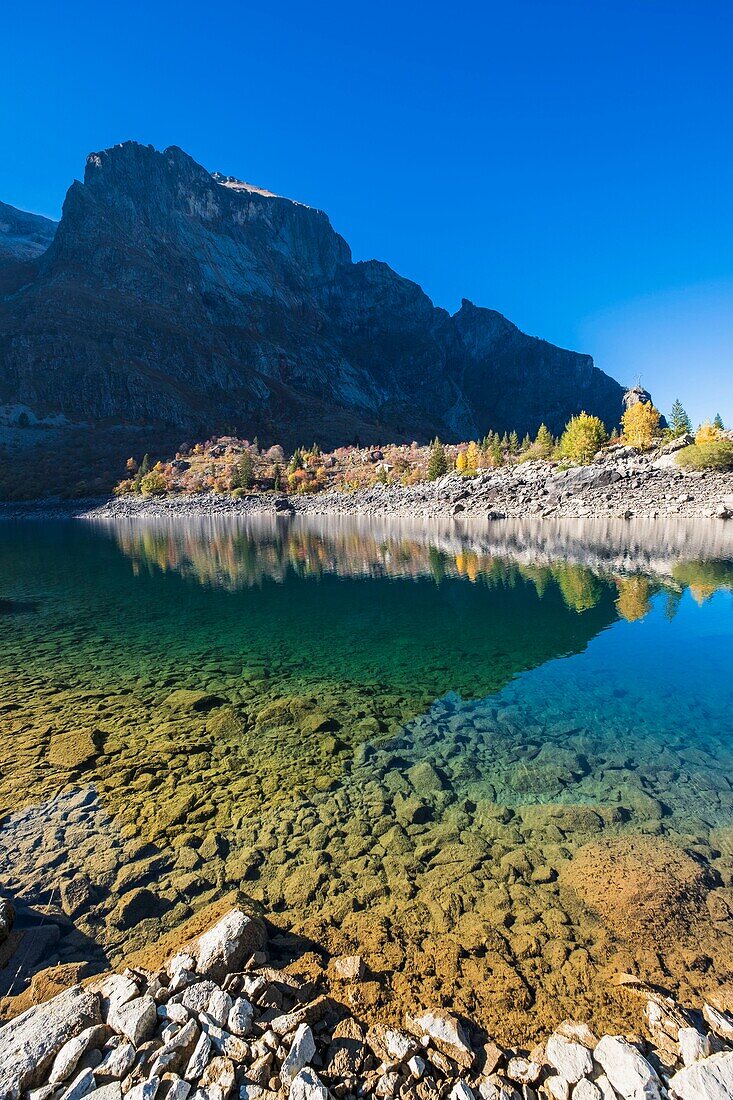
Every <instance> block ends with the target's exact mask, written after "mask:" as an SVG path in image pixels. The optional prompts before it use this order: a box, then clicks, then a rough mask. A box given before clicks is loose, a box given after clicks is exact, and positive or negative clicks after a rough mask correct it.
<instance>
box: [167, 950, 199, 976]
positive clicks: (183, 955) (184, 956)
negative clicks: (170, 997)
mask: <svg viewBox="0 0 733 1100" xmlns="http://www.w3.org/2000/svg"><path fill="white" fill-rule="evenodd" d="M165 969H166V972H167V974H168V977H169V978H170V979H171V982H172V981H174V980H175V979H176V977H177V976H178V975H179V974H180V973H181V972H182V971H185V970H195V969H196V960H195V959H194V957H193V955H191V954H189V952H188V951H179V952H178V953H177V954H175V955H173V956H171V958H170V959H168V962H167V963H166V964H165Z"/></svg>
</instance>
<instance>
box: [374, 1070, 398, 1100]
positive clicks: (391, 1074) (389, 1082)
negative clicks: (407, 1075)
mask: <svg viewBox="0 0 733 1100" xmlns="http://www.w3.org/2000/svg"><path fill="white" fill-rule="evenodd" d="M399 1084H400V1075H399V1073H397V1072H396V1071H395V1070H388V1071H387V1072H386V1073H383V1074H382V1076H381V1077H380V1078H379V1080H378V1081H377V1083H376V1085H375V1087H374V1094H375V1096H379V1097H381V1100H389V1098H390V1097H393V1096H396V1095H397V1089H398V1088H399Z"/></svg>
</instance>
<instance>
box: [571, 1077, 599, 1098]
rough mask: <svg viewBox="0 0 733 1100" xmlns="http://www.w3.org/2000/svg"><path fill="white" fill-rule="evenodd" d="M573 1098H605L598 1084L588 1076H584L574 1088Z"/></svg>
mask: <svg viewBox="0 0 733 1100" xmlns="http://www.w3.org/2000/svg"><path fill="white" fill-rule="evenodd" d="M573 1100H603V1098H602V1096H601V1090H600V1089H599V1088H598V1086H597V1085H594V1084H593V1082H592V1081H589V1080H588V1078H587V1077H583V1079H582V1080H581V1081H578V1083H577V1085H576V1086H575V1088H574V1089H573Z"/></svg>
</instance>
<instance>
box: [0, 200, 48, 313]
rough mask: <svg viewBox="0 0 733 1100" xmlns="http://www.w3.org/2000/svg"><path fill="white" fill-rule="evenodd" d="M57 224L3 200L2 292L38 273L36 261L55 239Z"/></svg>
mask: <svg viewBox="0 0 733 1100" xmlns="http://www.w3.org/2000/svg"><path fill="white" fill-rule="evenodd" d="M56 225H57V223H56V222H54V221H51V219H50V218H43V217H41V215H40V214H27V213H26V212H25V210H16V209H15V207H14V206H8V205H7V204H6V203H4V202H0V295H4V294H8V293H12V291H14V290H16V289H17V288H18V287H19V286H22V285H23V283H27V282H29V281H30V280H31V279H32V278H33V277H34V276H35V274H36V265H35V263H34V261H35V260H36V259H37V258H38V257H39V256H40V255H42V253H44V252H45V251H46V249H47V248H48V246H49V245H50V243H51V241H52V240H53V237H54V233H55V232H56Z"/></svg>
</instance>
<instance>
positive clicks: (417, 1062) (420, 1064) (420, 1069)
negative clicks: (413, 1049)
mask: <svg viewBox="0 0 733 1100" xmlns="http://www.w3.org/2000/svg"><path fill="white" fill-rule="evenodd" d="M407 1068H408V1069H409V1071H410V1073H411V1075H412V1076H413V1077H414V1078H415V1080H416V1081H419V1080H420V1078H421V1077H423V1076H424V1075H425V1069H426V1065H425V1059H424V1058H421V1057H420V1055H419V1054H414V1055H413V1056H412V1058H410V1060H409V1061H408V1063H407Z"/></svg>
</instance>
